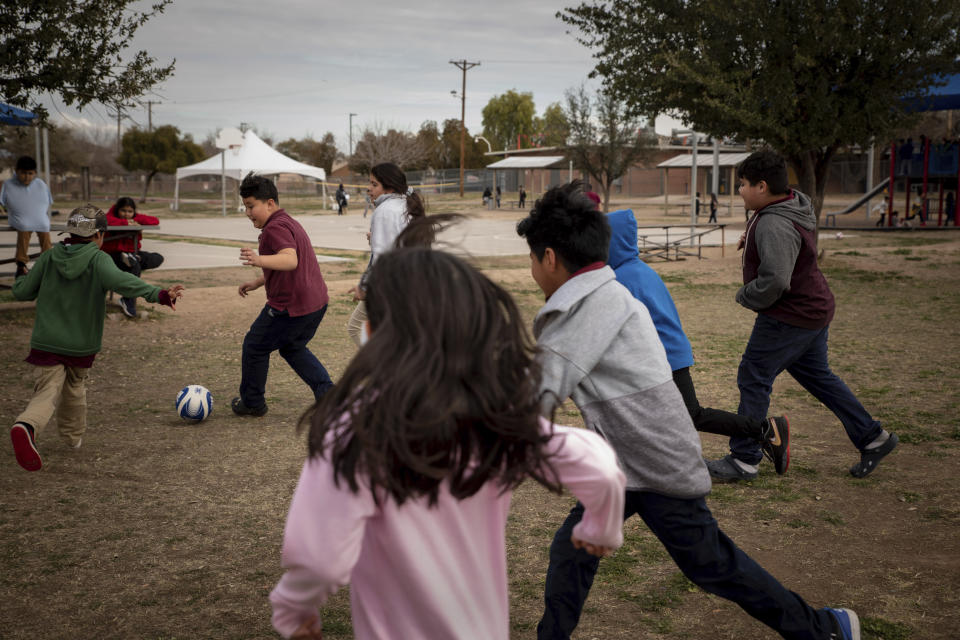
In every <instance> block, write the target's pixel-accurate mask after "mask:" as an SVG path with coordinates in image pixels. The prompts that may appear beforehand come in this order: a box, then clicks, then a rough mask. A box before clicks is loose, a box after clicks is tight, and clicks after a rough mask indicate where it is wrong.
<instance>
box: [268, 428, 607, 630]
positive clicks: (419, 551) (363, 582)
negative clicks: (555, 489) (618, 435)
mask: <svg viewBox="0 0 960 640" xmlns="http://www.w3.org/2000/svg"><path fill="white" fill-rule="evenodd" d="M541 423H542V426H543V428H544V429H550V428H551V425H550V424H549V423H548V422H547V421H545V420H541ZM552 428H553V430H554V431H553V434H554V435H553V437H552V439H551V441H550V443H549V445H548V446H549V450H550V452H551V453H554V454H555V455H554V457H552V459H551V460H552V463H553V466H554V468H555V469H556V471H557V475H558V477H559V480H560V482H561V483H562V484H563V485H564V486H566V487H567V488H568V489H569V490H570V491H571V492H572V493H573V494H574V495H575V496H576V497H577V498H578V499H579V500H580V501H581V502H582V503H583V505H584V507H585V508H586V510H585V512H584V516H583V520H581V521H580V523H579V524H577V526H576V527H575V528H574V534H575V535H576V536H577V537H579V538H580V539H582V540H584V541H586V542H590V543H593V544H597V545H603V546H607V547H611V548H616V547H619V546H620V545H621V544H622V543H623V529H622V527H623V499H624V487H625V484H626V481H625V478H624V475H623V473H622V472H621V471H620V468H619V467H618V466H617V458H616V455H615V454H614V453H613V450H612V449H611V448H610V447H609V446H608V445H607V443H606V442H604V441H603V439H601V438H600V437H599V436H597V435H596V434H594V433H592V432H589V431H587V430H585V429H574V428H570V427H561V426H555V427H552ZM510 496H511V492H510V491H507V492H504V493H501V488H500V487H499V486H497V484H496V483H493V482H489V483H487V484H486V485H485V486H484V487H483V488H482V489H481V490H480V491H478V492H477V493H476V494H474V495H473V496H471V497H469V498H467V499H465V500H457V499H455V498H453V497H452V496H451V495H450V492H449V490H445V489H444V488H443V487H441V489H440V494H439V497H438V502H437V504H436V505H435V506H433V507H428V506H427V499H426V498H419V499H411V500H407V501H406V502H405V503H404V504H403V505H402V506H399V507H398V506H397V504H396V503H395V502H394V501H393V500H390V499H386V500H381V504H380V506H379V507H377V506H376V505H375V504H374V501H373V498H372V496H371V495H370V490H369V488H368V487H367V486H366V485H364V483H362V482H361V489H360V491H359V492H358V493H356V494H354V493H351V491H350V489H349V487H348V486H347V483H346V482H342V481H341V483H340V486H339V487H338V486H336V485H335V484H334V482H333V467H332V466H331V465H330V463H329V461H327V460H324V459H322V458H319V457H313V458H309V459H308V460H307V462H306V463H305V464H304V467H303V472H302V473H301V475H300V483H299V484H298V485H297V490H296V492H295V493H294V495H293V502H292V503H291V505H290V513H289V515H288V516H287V526H286V530H285V532H284V537H283V561H282V562H283V567H284V568H285V569H286V573H284V574H283V577H282V578H281V579H280V582H279V583H278V584H277V586H276V587H275V588H274V590H273V592H272V593H271V594H270V602H271V604H272V605H273V626H274V628H275V629H276V630H277V631H278V632H279V633H280V634H281V635H283V636H284V637H290V635H291V634H292V633H293V632H294V631H295V630H296V629H297V627H299V626H300V624H301V623H302V622H303V621H304V620H306V619H307V618H309V617H310V616H312V615H317V613H318V612H317V609H318V608H319V607H320V606H321V605H323V603H324V602H326V600H327V598H328V597H329V596H330V595H331V594H333V593H334V592H335V591H336V590H337V589H338V588H339V587H341V586H343V585H345V584H347V583H350V585H351V587H350V604H351V609H352V614H353V631H354V635H355V637H356V638H358V639H361V640H366V639H368V638H376V639H383V638H397V639H399V638H402V639H405V640H409V639H412V638H450V639H457V638H462V639H467V638H471V639H473V638H478V639H479V638H483V639H484V640H495V639H497V638H502V639H503V640H506V639H507V638H509V636H510V631H509V603H508V601H507V558H506V543H505V540H504V538H505V531H506V523H507V513H508V512H509V510H510Z"/></svg>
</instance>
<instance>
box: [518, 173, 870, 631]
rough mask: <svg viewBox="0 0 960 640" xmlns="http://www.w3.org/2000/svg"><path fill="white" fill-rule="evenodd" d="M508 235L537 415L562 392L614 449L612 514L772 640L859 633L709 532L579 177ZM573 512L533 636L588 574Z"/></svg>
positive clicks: (562, 612) (665, 375)
mask: <svg viewBox="0 0 960 640" xmlns="http://www.w3.org/2000/svg"><path fill="white" fill-rule="evenodd" d="M517 233H518V234H519V235H520V236H522V237H524V238H526V239H527V244H528V245H529V246H530V270H531V274H532V276H533V279H534V280H535V281H536V283H537V284H538V285H539V287H540V288H541V290H542V291H543V293H544V296H545V297H546V304H545V305H544V306H543V308H542V309H541V310H540V311H539V313H538V314H537V316H536V318H535V319H534V334H535V335H536V336H537V338H538V343H537V344H538V346H539V348H540V354H539V357H538V360H539V361H540V363H541V365H542V367H543V381H542V383H541V388H542V390H543V392H544V396H543V398H544V401H543V407H542V411H543V412H544V413H549V412H551V411H553V410H554V409H555V408H556V407H557V406H559V404H560V403H562V402H564V401H565V400H566V399H567V398H570V397H572V398H573V401H574V402H575V403H576V405H577V407H578V408H579V409H580V412H581V414H582V415H583V421H584V423H585V424H586V426H587V428H589V429H591V430H593V431H596V432H597V433H599V434H601V435H602V436H603V437H604V439H605V440H606V441H607V442H609V443H610V445H611V446H612V447H613V449H614V451H616V452H617V457H618V458H619V460H620V465H621V467H622V468H623V469H624V471H625V473H626V476H627V485H626V487H627V488H626V496H625V499H626V500H625V501H626V506H625V509H624V518H628V517H630V516H631V515H633V514H638V515H639V516H640V517H641V518H643V521H644V522H645V523H646V524H647V526H648V527H649V528H650V530H651V532H652V533H653V534H654V535H655V536H656V537H657V539H658V540H660V542H661V543H662V544H663V546H664V547H665V548H666V550H667V551H668V552H669V553H670V556H671V557H672V558H673V560H674V562H676V563H677V566H678V567H679V568H680V569H681V570H682V571H683V573H684V574H685V575H686V576H687V578H689V579H690V580H691V581H692V582H693V583H694V584H696V585H698V586H699V587H700V588H702V589H703V590H704V591H707V592H708V593H712V594H714V595H718V596H720V597H722V598H726V599H728V600H731V601H733V602H735V603H736V604H738V605H739V606H740V607H741V608H743V609H744V611H746V612H747V613H749V614H750V615H751V616H753V617H754V618H756V619H757V620H759V621H761V622H763V623H764V624H766V625H767V626H769V627H771V628H773V629H774V630H776V631H778V632H779V633H780V634H781V635H782V636H783V637H785V638H793V639H797V640H799V639H801V638H802V639H807V640H812V639H823V640H826V639H828V638H840V639H843V640H856V639H859V637H860V634H859V622H858V619H857V615H856V614H855V613H854V612H852V611H849V610H846V609H829V608H827V609H819V610H815V609H812V608H811V607H810V606H809V605H808V604H807V603H806V602H804V601H803V599H802V598H801V597H800V596H798V595H797V594H795V593H793V592H791V591H789V590H787V589H786V588H784V587H783V585H781V584H780V583H779V582H777V580H776V579H775V578H774V577H773V576H771V575H770V574H769V573H767V572H766V571H765V570H764V569H763V568H762V567H761V566H760V565H758V564H757V563H756V562H755V561H754V560H753V559H751V558H750V557H749V556H747V555H746V554H745V553H744V552H743V551H741V550H740V549H739V548H738V547H737V546H736V545H735V544H734V543H733V541H732V540H730V539H729V538H728V537H727V536H726V535H725V534H724V533H723V532H722V531H721V530H720V528H719V526H718V525H717V521H716V520H714V518H713V516H712V514H711V513H710V510H709V508H708V507H707V504H706V501H705V499H704V496H705V495H706V494H707V493H708V492H709V491H710V476H709V474H708V473H707V469H706V466H705V465H704V462H703V458H702V457H701V450H700V439H699V437H698V436H697V432H696V431H695V430H694V427H693V423H692V422H691V420H690V415H689V413H688V412H687V409H686V407H685V406H684V402H683V398H682V397H681V395H680V392H679V390H678V389H677V386H676V384H674V382H673V378H672V376H671V372H670V366H669V364H668V362H667V357H666V353H665V351H664V348H663V345H662V344H661V342H660V339H659V338H658V336H657V331H656V327H655V326H654V324H653V321H652V320H651V319H650V314H649V312H648V311H647V309H646V307H644V306H643V305H642V304H641V303H640V302H639V301H637V300H636V299H635V298H634V297H633V296H632V295H631V294H630V292H629V291H627V290H626V289H625V288H624V287H623V286H621V285H620V284H619V283H617V282H616V279H615V275H614V272H613V270H612V269H611V268H610V267H607V266H604V263H605V262H606V259H607V247H608V246H609V243H610V226H609V224H608V223H607V220H606V217H605V216H604V215H603V214H602V213H600V212H599V211H597V210H596V208H595V207H594V204H593V202H592V201H591V200H589V199H588V198H587V197H586V196H585V195H583V194H582V193H581V191H580V188H579V184H578V183H573V184H568V185H561V186H559V187H554V188H552V189H550V190H549V191H548V192H547V193H546V194H544V196H543V198H542V199H540V200H537V202H536V203H535V204H534V207H533V210H532V211H531V212H530V215H529V216H527V217H526V218H525V219H523V220H521V221H520V223H519V224H518V225H517ZM582 514H583V507H582V506H581V505H579V504H578V505H576V506H574V508H573V510H572V511H571V512H570V515H569V516H568V517H567V519H566V521H565V522H564V523H563V525H562V526H561V527H560V529H559V530H558V531H557V533H556V535H555V536H554V539H553V544H552V545H551V546H550V566H549V568H548V569H547V579H546V593H545V603H546V607H545V610H544V615H543V619H542V620H541V621H540V624H539V626H538V628H537V633H538V637H539V638H541V639H544V638H569V637H570V634H571V633H572V632H573V630H574V628H575V627H576V626H577V622H578V621H579V619H580V612H581V610H582V608H583V604H584V602H585V601H586V598H587V595H588V593H589V591H590V586H591V585H592V583H593V578H594V575H595V574H596V571H597V567H598V564H599V558H595V557H591V556H589V555H588V554H585V553H583V552H582V551H581V550H578V549H577V548H576V547H575V546H574V545H573V544H572V543H571V539H570V532H571V530H573V528H574V527H575V526H576V525H577V523H578V522H579V521H580V519H581V517H582Z"/></svg>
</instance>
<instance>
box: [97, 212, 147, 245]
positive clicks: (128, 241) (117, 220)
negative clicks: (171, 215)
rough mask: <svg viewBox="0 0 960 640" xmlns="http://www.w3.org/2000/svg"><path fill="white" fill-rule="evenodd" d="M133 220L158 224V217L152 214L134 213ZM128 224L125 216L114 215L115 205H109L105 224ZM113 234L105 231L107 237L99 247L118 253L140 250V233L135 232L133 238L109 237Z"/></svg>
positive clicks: (144, 223) (139, 222) (143, 224)
mask: <svg viewBox="0 0 960 640" xmlns="http://www.w3.org/2000/svg"><path fill="white" fill-rule="evenodd" d="M133 222H136V223H137V224H139V225H142V226H153V225H157V224H160V219H159V218H154V217H153V216H148V215H144V214H142V213H135V214H134V215H133ZM128 224H130V220H129V219H127V218H121V217H119V216H117V215H116V205H113V206H111V207H110V209H109V210H108V211H107V225H108V226H111V227H113V226H119V225H123V226H126V225H128ZM113 235H114V234H111V233H110V232H109V231H108V232H107V237H106V238H104V240H103V247H101V248H102V249H103V250H104V251H106V252H107V253H120V252H121V251H139V250H140V236H141V234H140V233H137V237H136V238H133V237H130V236H126V237H123V238H117V237H111V236H113Z"/></svg>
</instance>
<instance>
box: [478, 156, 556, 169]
mask: <svg viewBox="0 0 960 640" xmlns="http://www.w3.org/2000/svg"><path fill="white" fill-rule="evenodd" d="M565 161H566V158H565V157H564V156H528V157H523V158H518V157H513V158H504V159H503V160H498V161H496V162H494V163H493V164H488V165H487V169H560V168H563V166H564V165H563V163H564V162H565Z"/></svg>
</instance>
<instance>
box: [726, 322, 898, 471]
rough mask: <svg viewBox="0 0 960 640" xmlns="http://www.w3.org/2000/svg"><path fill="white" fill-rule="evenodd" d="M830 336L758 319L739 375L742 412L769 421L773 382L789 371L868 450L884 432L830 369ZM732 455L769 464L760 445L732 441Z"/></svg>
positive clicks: (855, 444) (821, 332)
mask: <svg viewBox="0 0 960 640" xmlns="http://www.w3.org/2000/svg"><path fill="white" fill-rule="evenodd" d="M827 332H828V328H827V327H824V328H823V329H803V328H801V327H796V326H793V325H790V324H787V323H785V322H780V321H779V320H775V319H773V318H771V317H769V316H766V315H764V314H762V313H761V314H757V319H756V322H754V325H753V333H751V334H750V340H749V341H748V342H747V348H746V349H745V350H744V352H743V357H742V358H741V359H740V369H739V371H738V372H737V386H739V387H740V407H739V409H738V410H737V413H739V414H740V415H742V416H748V417H751V418H756V419H758V420H763V419H764V418H765V417H766V415H767V409H768V408H769V407H770V391H771V389H772V388H773V381H774V379H775V378H776V377H777V376H778V375H780V372H782V371H784V370H786V371H787V373H789V374H790V375H791V376H793V378H794V379H795V380H796V381H797V382H799V383H800V386H802V387H803V388H804V389H806V390H807V391H809V392H810V393H811V394H812V395H813V397H814V398H816V399H817V400H819V401H820V402H822V403H823V405H824V406H825V407H827V409H830V411H832V412H833V413H834V415H836V416H837V418H839V419H840V422H841V423H842V424H843V428H844V429H846V430H847V436H848V437H849V438H850V441H851V442H852V443H853V446H855V447H856V448H857V449H860V450H861V451H862V450H863V449H864V448H865V447H866V446H867V445H868V444H870V442H872V441H873V440H875V439H876V438H877V437H878V436H879V435H880V433H881V432H882V431H883V427H881V426H880V423H879V422H877V421H876V420H874V419H873V418H872V417H871V416H870V414H869V413H867V410H866V409H864V408H863V405H862V404H860V401H859V400H857V397H856V396H855V395H853V392H852V391H850V389H849V387H847V385H845V384H844V383H843V380H841V379H840V378H838V377H837V375H836V374H835V373H833V371H831V370H830V365H829V364H828V363H827ZM730 451H731V452H732V453H733V455H734V457H735V458H737V459H738V460H742V461H743V462H746V463H748V464H757V463H758V462H760V461H761V460H762V459H763V453H762V451H761V450H760V445H759V444H758V443H757V441H756V440H751V439H747V438H730Z"/></svg>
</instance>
